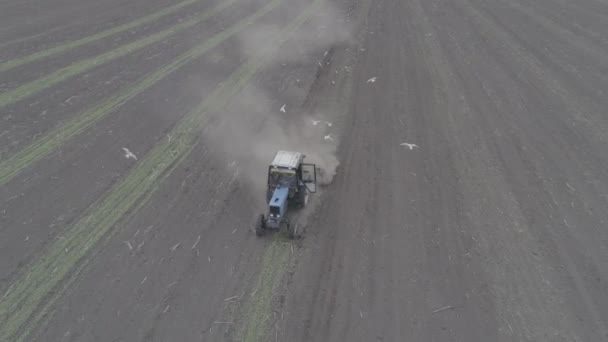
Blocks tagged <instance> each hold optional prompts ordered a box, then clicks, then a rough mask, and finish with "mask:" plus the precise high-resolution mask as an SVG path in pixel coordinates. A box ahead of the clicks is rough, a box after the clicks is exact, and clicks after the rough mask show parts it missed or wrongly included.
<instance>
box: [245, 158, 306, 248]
mask: <svg viewBox="0 0 608 342" xmlns="http://www.w3.org/2000/svg"><path fill="white" fill-rule="evenodd" d="M304 158H305V156H304V155H303V154H302V153H300V152H290V151H278V152H277V154H276V156H275V157H274V159H273V160H272V163H271V164H270V166H269V167H268V187H267V190H266V201H267V203H268V213H267V214H266V215H264V214H260V217H259V218H258V221H257V223H256V228H255V232H256V235H257V236H262V235H264V233H265V232H266V231H267V230H285V231H286V232H287V234H288V235H289V237H291V238H294V237H295V236H296V235H297V234H298V231H297V224H292V223H291V222H290V221H289V219H288V218H287V211H288V209H289V208H303V207H304V206H305V205H306V203H307V202H308V194H309V193H315V192H317V168H316V166H315V164H306V163H304Z"/></svg>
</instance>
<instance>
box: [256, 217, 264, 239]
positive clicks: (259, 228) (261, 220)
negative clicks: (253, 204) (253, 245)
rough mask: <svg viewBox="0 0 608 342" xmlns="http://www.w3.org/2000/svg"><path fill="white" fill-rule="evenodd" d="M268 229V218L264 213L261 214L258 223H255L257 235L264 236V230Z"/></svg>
mask: <svg viewBox="0 0 608 342" xmlns="http://www.w3.org/2000/svg"><path fill="white" fill-rule="evenodd" d="M265 229H266V220H265V219H264V214H260V217H259V218H258V220H257V222H256V224H255V235H257V236H262V235H264V230H265Z"/></svg>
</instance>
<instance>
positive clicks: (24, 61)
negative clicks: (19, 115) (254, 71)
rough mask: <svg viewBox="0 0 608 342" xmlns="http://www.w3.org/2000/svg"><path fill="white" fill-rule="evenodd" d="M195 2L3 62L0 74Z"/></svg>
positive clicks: (165, 9) (191, 1) (152, 19)
mask: <svg viewBox="0 0 608 342" xmlns="http://www.w3.org/2000/svg"><path fill="white" fill-rule="evenodd" d="M197 1H199V0H186V1H182V2H179V3H177V4H175V5H172V6H169V7H166V8H164V9H162V10H160V11H158V12H155V13H152V14H150V15H147V16H145V17H142V18H139V19H137V20H134V21H131V22H128V23H126V24H123V25H119V26H116V27H113V28H111V29H108V30H105V31H102V32H99V33H96V34H93V35H91V36H88V37H84V38H81V39H77V40H74V41H71V42H69V43H65V44H62V45H58V46H55V47H52V48H50V49H46V50H42V51H39V52H35V53H33V54H31V55H28V56H25V57H21V58H18V59H13V60H10V61H6V62H3V63H1V64H0V72H4V71H7V70H10V69H13V68H16V67H19V66H21V65H24V64H27V63H32V62H35V61H38V60H41V59H43V58H46V57H51V56H54V55H58V54H60V53H63V52H65V51H67V50H70V49H74V48H77V47H79V46H81V45H85V44H88V43H91V42H94V41H96V40H100V39H103V38H106V37H109V36H111V35H113V34H116V33H121V32H123V31H128V30H130V29H132V28H134V27H137V26H139V25H142V24H146V23H149V22H151V21H154V20H156V19H158V18H160V17H163V16H165V15H168V14H172V13H175V12H177V11H178V10H180V9H181V8H183V7H185V6H188V5H191V4H193V3H195V2H197ZM43 34H45V33H41V34H38V35H43ZM25 39H29V38H25ZM25 39H22V40H25ZM9 43H13V42H9Z"/></svg>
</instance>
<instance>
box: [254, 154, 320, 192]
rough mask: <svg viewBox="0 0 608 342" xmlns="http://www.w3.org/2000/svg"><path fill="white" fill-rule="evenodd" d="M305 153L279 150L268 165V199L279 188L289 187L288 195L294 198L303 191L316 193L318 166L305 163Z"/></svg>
mask: <svg viewBox="0 0 608 342" xmlns="http://www.w3.org/2000/svg"><path fill="white" fill-rule="evenodd" d="M304 158H305V155H303V154H302V153H300V152H290V151H278V152H277V154H276V155H275V157H274V159H273V160H272V163H271V164H270V166H269V167H268V189H267V193H266V197H267V200H268V201H270V200H271V198H272V194H273V192H274V191H275V189H277V188H288V189H289V191H288V197H289V198H290V199H293V198H294V196H297V195H299V194H301V193H306V191H305V190H308V192H311V193H315V192H316V191H317V189H316V183H317V182H316V167H315V165H314V164H305V163H304Z"/></svg>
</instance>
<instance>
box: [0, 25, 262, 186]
mask: <svg viewBox="0 0 608 342" xmlns="http://www.w3.org/2000/svg"><path fill="white" fill-rule="evenodd" d="M255 15H256V14H254V15H252V16H249V17H247V18H245V19H243V20H241V21H239V22H238V23H237V24H235V25H234V26H232V27H230V28H228V29H226V30H224V31H221V32H220V33H218V34H216V35H215V36H213V37H211V38H210V39H209V40H207V41H205V42H204V43H202V44H200V45H198V46H196V47H194V48H192V49H190V50H189V51H187V52H185V53H184V54H182V55H180V56H179V57H177V59H175V60H174V61H173V62H171V63H169V64H167V65H165V66H164V67H162V68H161V69H158V70H156V71H154V72H152V73H150V74H149V75H147V76H146V77H144V78H143V79H141V80H139V81H137V82H136V83H134V84H130V85H128V86H125V87H123V88H121V89H120V90H119V91H118V95H116V96H112V97H110V98H108V99H106V100H103V101H102V102H101V103H99V104H97V105H96V106H95V107H93V108H91V109H89V110H87V111H85V112H83V113H80V114H78V115H77V116H75V117H74V118H73V119H71V120H70V121H68V122H66V123H65V124H64V125H62V126H61V127H58V128H56V129H53V130H51V131H50V132H48V133H46V134H44V135H43V136H41V137H40V138H38V139H36V140H35V141H33V142H32V143H31V144H30V145H28V146H26V147H24V148H23V149H22V150H20V151H18V152H17V153H16V154H14V155H12V156H10V157H8V158H4V160H0V186H1V185H4V184H6V183H7V182H9V181H10V180H11V179H13V177H15V176H16V175H18V174H19V172H21V170H23V169H25V168H26V167H28V166H29V165H31V164H32V163H34V162H36V161H37V160H40V159H41V158H44V157H46V156H48V155H49V154H50V153H51V152H53V151H54V150H56V149H57V148H59V147H60V146H62V145H63V144H65V143H66V142H67V141H68V140H69V139H70V138H72V137H74V136H75V135H77V134H80V133H82V132H83V131H84V130H86V129H88V128H90V127H92V126H94V125H95V124H96V123H97V122H99V121H100V120H102V119H103V118H104V117H106V116H107V115H108V114H110V113H112V112H113V111H114V110H116V109H117V108H118V107H120V106H121V105H123V104H125V103H126V102H127V101H129V100H130V99H132V98H134V97H135V96H137V95H138V94H140V93H142V92H143V91H145V90H146V89H148V88H150V87H151V86H152V85H154V84H155V83H156V82H158V81H160V80H162V79H163V78H165V77H166V76H168V75H169V74H170V73H172V72H174V71H176V70H177V69H179V68H181V67H183V66H184V65H186V64H187V63H189V62H191V61H192V60H194V59H196V58H198V57H200V56H202V55H203V54H205V53H206V52H208V51H209V50H211V49H212V48H214V47H216V46H218V45H219V44H220V43H222V42H223V41H225V40H226V39H228V38H230V37H232V36H234V35H235V34H237V33H238V32H240V31H242V30H243V29H245V28H246V27H247V26H248V25H249V24H250V22H251V20H252V17H253V16H255Z"/></svg>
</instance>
